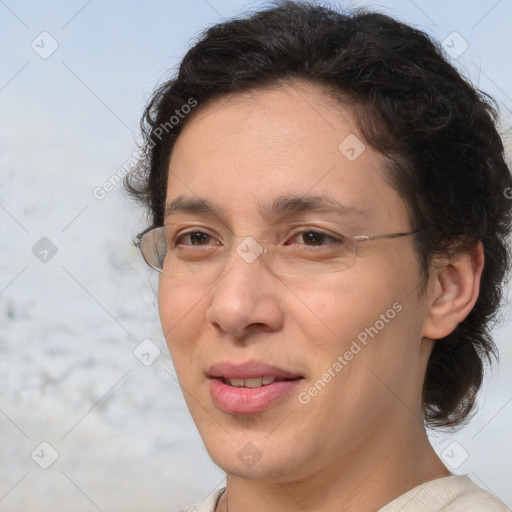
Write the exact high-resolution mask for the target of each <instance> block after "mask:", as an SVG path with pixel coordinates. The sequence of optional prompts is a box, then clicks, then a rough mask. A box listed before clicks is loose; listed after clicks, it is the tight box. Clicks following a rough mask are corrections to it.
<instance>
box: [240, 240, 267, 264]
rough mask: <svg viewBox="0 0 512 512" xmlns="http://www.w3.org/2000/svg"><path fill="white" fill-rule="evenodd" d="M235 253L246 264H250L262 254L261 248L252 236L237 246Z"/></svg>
mask: <svg viewBox="0 0 512 512" xmlns="http://www.w3.org/2000/svg"><path fill="white" fill-rule="evenodd" d="M236 252H237V254H238V255H239V256H240V257H241V258H242V259H243V260H244V261H245V262H246V263H252V262H253V261H255V260H257V259H258V257H259V255H260V254H261V253H262V252H263V247H261V245H260V244H259V243H258V242H257V241H256V240H254V238H253V237H252V236H248V237H245V238H244V239H243V240H242V242H241V243H240V244H239V245H238V247H237V248H236Z"/></svg>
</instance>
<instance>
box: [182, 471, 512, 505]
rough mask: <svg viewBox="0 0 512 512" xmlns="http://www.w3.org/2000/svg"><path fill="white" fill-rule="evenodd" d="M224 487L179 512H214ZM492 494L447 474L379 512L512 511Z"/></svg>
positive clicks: (424, 484) (467, 479)
mask: <svg viewBox="0 0 512 512" xmlns="http://www.w3.org/2000/svg"><path fill="white" fill-rule="evenodd" d="M225 490H226V488H225V487H222V488H221V489H216V490H215V491H213V492H212V493H211V494H210V495H209V496H208V497H207V498H206V499H205V500H203V501H201V502H199V503H196V504H195V505H192V506H190V507H188V508H184V509H181V510H179V511H178V512H189V511H191V510H193V511H195V512H214V511H215V508H216V507H217V503H218V502H219V499H220V497H221V496H222V494H223V493H224V491H225ZM511 510H512V509H510V508H508V507H507V506H506V505H505V504H504V503H502V502H501V501H499V500H498V499H497V498H495V497H494V496H493V495H492V494H491V493H489V492H487V491H484V490H483V489H482V488H480V487H478V485H476V484H475V483H474V482H473V481H472V480H471V479H470V478H469V477H468V476H465V475H463V476H458V475H452V476H446V477H443V478H437V479H435V480H430V482H425V483H423V484H420V485H418V486H416V487H413V488H412V489H411V490H409V491H407V492H406V493H404V494H402V495H401V496H399V497H398V498H396V499H394V500H393V501H392V502H390V503H388V504H387V505H385V506H384V507H383V508H381V509H380V510H379V511H378V512H511Z"/></svg>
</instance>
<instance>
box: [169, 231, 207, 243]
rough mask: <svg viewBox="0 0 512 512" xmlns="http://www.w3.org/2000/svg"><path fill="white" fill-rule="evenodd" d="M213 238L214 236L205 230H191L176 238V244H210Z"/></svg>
mask: <svg viewBox="0 0 512 512" xmlns="http://www.w3.org/2000/svg"><path fill="white" fill-rule="evenodd" d="M212 240H213V238H212V236H211V235H209V234H208V233H205V232H204V231H189V232H188V233H181V234H180V235H179V236H178V237H177V238H176V245H188V246H201V245H208V244H209V243H210V242H211V241H212Z"/></svg>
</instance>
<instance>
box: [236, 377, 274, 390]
mask: <svg viewBox="0 0 512 512" xmlns="http://www.w3.org/2000/svg"><path fill="white" fill-rule="evenodd" d="M275 380H276V377H251V378H250V379H226V384H229V385H230V386H234V387H236V388H241V387H246V388H259V387H261V386H262V385H263V386H267V385H268V384H272V382H274V381H275Z"/></svg>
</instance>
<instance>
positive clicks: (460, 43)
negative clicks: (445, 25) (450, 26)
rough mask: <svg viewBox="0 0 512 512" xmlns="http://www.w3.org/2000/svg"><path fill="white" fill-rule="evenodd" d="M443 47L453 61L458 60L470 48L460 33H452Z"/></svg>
mask: <svg viewBox="0 0 512 512" xmlns="http://www.w3.org/2000/svg"><path fill="white" fill-rule="evenodd" d="M442 46H443V49H444V51H445V52H446V53H447V54H448V55H449V56H450V57H451V58H452V59H458V58H459V57H460V56H461V55H462V54H463V53H464V52H465V51H466V50H467V49H468V48H469V43H468V42H467V41H466V40H465V39H464V38H463V37H462V36H461V35H460V34H459V33H458V32H452V33H451V34H450V35H449V36H448V37H447V38H446V39H445V40H444V41H443V43H442Z"/></svg>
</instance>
